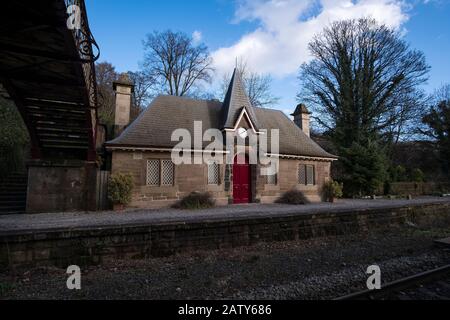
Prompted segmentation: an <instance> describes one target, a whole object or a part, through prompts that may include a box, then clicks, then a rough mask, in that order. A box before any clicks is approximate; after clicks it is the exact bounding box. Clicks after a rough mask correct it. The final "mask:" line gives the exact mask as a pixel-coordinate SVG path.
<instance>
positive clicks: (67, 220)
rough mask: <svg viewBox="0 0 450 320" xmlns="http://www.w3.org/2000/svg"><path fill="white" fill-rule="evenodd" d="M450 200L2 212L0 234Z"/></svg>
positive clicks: (444, 199) (394, 206)
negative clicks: (122, 210) (195, 208)
mask: <svg viewBox="0 0 450 320" xmlns="http://www.w3.org/2000/svg"><path fill="white" fill-rule="evenodd" d="M440 203H450V198H440V197H421V198H416V199H413V200H399V199H397V200H386V199H377V200H353V199H352V200H350V199H344V200H339V201H337V202H335V203H315V204H307V205H285V204H248V205H230V206H223V207H216V208H212V209H204V210H195V211H192V210H179V209H172V208H167V209H158V210H148V209H147V210H144V209H139V210H126V211H124V212H115V211H105V212H69V213H67V212H65V213H42V214H33V215H23V214H17V215H7V216H0V234H8V233H10V232H14V233H16V232H33V231H37V230H40V231H42V230H56V229H58V230H60V229H67V230H71V229H83V228H102V227H110V226H119V227H120V226H134V225H154V224H167V223H188V222H208V221H218V220H223V221H227V220H239V219H249V218H258V217H261V218H262V217H270V216H277V217H279V216H291V215H308V214H321V213H339V212H348V211H354V210H373V209H383V208H386V209H387V208H398V207H404V206H418V205H428V204H430V205H431V204H440Z"/></svg>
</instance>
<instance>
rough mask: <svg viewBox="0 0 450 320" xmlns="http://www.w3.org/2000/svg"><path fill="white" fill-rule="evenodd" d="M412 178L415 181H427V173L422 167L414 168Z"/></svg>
mask: <svg viewBox="0 0 450 320" xmlns="http://www.w3.org/2000/svg"><path fill="white" fill-rule="evenodd" d="M411 180H412V181H413V182H424V181H425V174H424V173H423V171H422V170H420V169H414V170H413V171H412V172H411Z"/></svg>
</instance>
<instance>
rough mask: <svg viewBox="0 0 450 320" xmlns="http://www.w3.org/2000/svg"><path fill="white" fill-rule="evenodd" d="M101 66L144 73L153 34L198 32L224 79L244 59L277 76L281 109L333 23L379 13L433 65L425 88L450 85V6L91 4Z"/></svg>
mask: <svg viewBox="0 0 450 320" xmlns="http://www.w3.org/2000/svg"><path fill="white" fill-rule="evenodd" d="M86 3H87V7H88V15H89V20H90V26H91V30H92V32H93V34H94V37H95V39H96V40H97V42H98V44H99V45H100V48H101V58H100V61H108V62H111V63H112V64H113V65H115V66H116V68H117V70H119V71H127V70H136V69H138V67H139V62H140V61H141V60H142V57H143V48H142V40H143V39H144V37H145V35H146V34H147V33H149V32H151V31H153V30H165V29H172V30H176V31H183V32H185V33H188V34H193V33H194V32H196V34H197V35H200V36H201V41H202V42H204V43H205V44H206V45H207V46H208V47H209V49H210V51H211V52H212V54H213V57H214V61H215V67H216V69H217V78H218V79H221V76H220V74H221V73H224V72H230V71H231V69H232V68H233V65H234V61H235V58H236V57H237V56H238V57H243V58H244V59H246V60H247V61H248V63H249V65H250V68H251V69H253V70H254V71H258V72H262V73H269V74H271V75H272V77H273V78H274V82H273V93H274V94H275V95H276V96H278V97H280V98H281V99H280V101H279V103H278V105H277V106H275V107H276V108H278V109H282V110H284V111H285V112H289V111H290V110H292V109H293V108H294V106H295V104H296V103H297V101H296V97H295V96H296V93H297V92H298V90H299V85H298V81H297V71H298V66H299V65H300V64H301V63H302V62H305V61H308V59H309V55H308V52H307V48H306V46H307V43H308V41H309V39H310V38H311V36H312V35H313V34H315V33H317V32H318V31H320V30H321V29H322V28H323V27H324V26H325V25H327V24H328V23H329V22H330V21H333V20H336V19H341V18H357V17H360V16H367V15H371V16H372V17H374V18H376V19H377V20H380V21H382V22H383V23H386V24H387V25H389V26H392V27H393V28H398V29H399V30H402V31H403V32H404V37H405V39H406V41H408V42H409V43H410V45H411V47H412V48H415V49H419V50H421V51H423V52H424V53H425V56H426V58H427V62H428V64H429V65H430V66H431V67H432V69H431V72H430V80H429V83H428V84H427V85H426V86H425V89H426V90H427V91H429V92H432V91H433V90H434V89H435V88H437V87H439V86H440V85H441V84H443V83H446V82H448V83H450V59H449V53H450V19H449V16H450V0H410V1H403V0H271V1H266V0H236V1H227V0H191V1H187V0H171V1H163V0H151V1H144V0H128V1H110V0H86Z"/></svg>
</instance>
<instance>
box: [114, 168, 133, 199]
mask: <svg viewBox="0 0 450 320" xmlns="http://www.w3.org/2000/svg"><path fill="white" fill-rule="evenodd" d="M133 187H134V182H133V176H132V175H131V174H129V173H116V174H114V175H112V176H111V177H110V178H109V180H108V198H109V200H111V201H112V202H113V203H114V204H121V205H127V204H129V203H130V202H131V195H132V191H133Z"/></svg>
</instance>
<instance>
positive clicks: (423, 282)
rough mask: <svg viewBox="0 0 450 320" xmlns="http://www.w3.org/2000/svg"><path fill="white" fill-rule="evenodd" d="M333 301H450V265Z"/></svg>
mask: <svg viewBox="0 0 450 320" xmlns="http://www.w3.org/2000/svg"><path fill="white" fill-rule="evenodd" d="M335 300H450V265H446V266H444V267H441V268H437V269H434V270H430V271H426V272H422V273H419V274H416V275H413V276H410V277H407V278H403V279H400V280H397V281H394V282H390V283H388V284H386V285H384V286H382V288H381V289H380V290H366V291H361V292H357V293H353V294H349V295H346V296H342V297H339V298H337V299H335Z"/></svg>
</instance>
